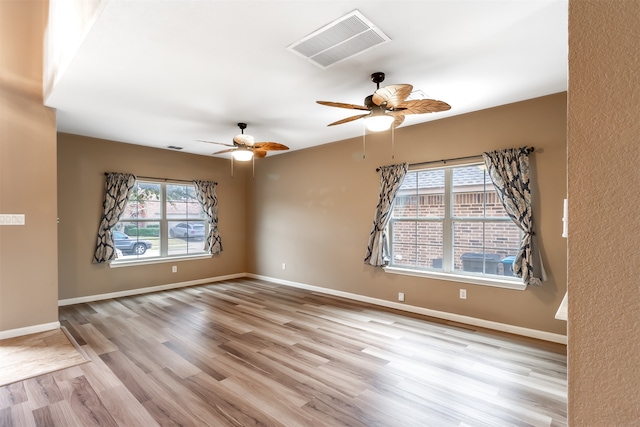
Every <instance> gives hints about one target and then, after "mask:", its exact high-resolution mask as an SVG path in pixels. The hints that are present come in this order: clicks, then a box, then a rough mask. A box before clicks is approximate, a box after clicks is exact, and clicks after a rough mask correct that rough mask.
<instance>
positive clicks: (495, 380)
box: [0, 279, 567, 427]
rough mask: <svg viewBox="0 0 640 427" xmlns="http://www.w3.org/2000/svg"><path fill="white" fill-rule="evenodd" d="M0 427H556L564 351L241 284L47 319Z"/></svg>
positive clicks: (561, 422) (64, 311) (105, 304)
mask: <svg viewBox="0 0 640 427" xmlns="http://www.w3.org/2000/svg"><path fill="white" fill-rule="evenodd" d="M60 322H61V324H62V325H63V326H65V327H66V328H67V329H68V331H69V332H70V333H71V334H72V335H73V336H74V338H75V339H76V341H77V342H78V344H79V345H80V346H81V347H82V348H83V349H84V351H85V352H86V353H87V354H88V356H89V357H90V358H91V360H92V361H91V362H89V363H85V364H83V365H80V366H76V367H72V368H68V369H64V370H61V371H58V372H55V373H51V374H46V375H42V376H39V377H35V378H32V379H29V380H25V381H22V382H18V383H15V384H11V385H9V386H5V387H0V426H20V427H22V426H65V427H67V426H82V427H89V426H120V427H123V426H132V427H147V426H356V427H358V426H360V427H371V426H385V427H393V426H403V427H406V426H421V427H425V426H436V427H446V426H461V427H464V426H490V427H496V426H565V425H566V415H567V414H566V405H567V395H566V387H567V384H566V383H567V381H566V368H567V366H566V351H565V348H564V346H561V345H556V344H551V343H545V342H540V341H536V340H529V339H525V338H521V337H514V336H509V335H507V334H499V333H495V332H491V331H486V330H481V329H478V328H473V327H468V326H464V325H457V324H451V323H447V322H442V321H438V320H435V319H429V318H425V317H421V316H416V315H407V314H406V313H401V312H395V311H392V310H387V309H383V308H379V307H376V306H372V305H368V304H361V303H358V302H354V301H349V300H344V299H340V298H334V297H330V296H325V295H319V294H315V293H312V292H309V291H305V290H300V289H295V288H289V287H284V286H280V285H277V284H273V283H269V282H265V281H260V280H251V279H238V280H233V281H228V282H218V283H215V284H211V285H205V286H197V287H191V288H183V289H179V290H173V291H166V292H160V293H154V294H146V295H142V296H134V297H127V298H119V299H113V300H107V301H100V302H94V303H87V304H78V305H73V306H67V307H61V308H60Z"/></svg>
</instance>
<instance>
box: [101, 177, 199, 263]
mask: <svg viewBox="0 0 640 427" xmlns="http://www.w3.org/2000/svg"><path fill="white" fill-rule="evenodd" d="M208 232H209V226H208V223H207V222H206V221H205V213H204V211H203V209H202V206H201V205H200V202H198V199H197V198H196V191H195V188H194V186H193V184H173V183H159V182H146V181H136V183H135V185H134V187H133V189H132V190H131V195H130V196H129V202H128V204H127V207H126V209H125V211H124V213H123V214H122V217H121V218H120V221H119V222H118V224H116V226H115V229H114V232H113V237H114V241H115V244H116V248H117V249H119V250H120V251H121V252H122V255H120V254H119V256H118V259H117V260H116V262H118V261H131V260H154V259H158V258H169V257H176V256H181V257H184V256H192V255H204V254H206V252H205V251H204V244H205V239H206V236H207V234H208Z"/></svg>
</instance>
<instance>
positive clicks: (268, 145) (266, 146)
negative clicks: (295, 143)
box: [253, 142, 289, 152]
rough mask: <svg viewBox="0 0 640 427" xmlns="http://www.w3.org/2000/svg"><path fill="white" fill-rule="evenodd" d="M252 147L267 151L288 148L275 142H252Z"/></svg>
mask: <svg viewBox="0 0 640 427" xmlns="http://www.w3.org/2000/svg"><path fill="white" fill-rule="evenodd" d="M253 148H257V149H260V150H267V151H279V150H288V149H289V147H287V146H286V145H283V144H278V143H277V142H256V143H255V144H253ZM254 152H255V151H254Z"/></svg>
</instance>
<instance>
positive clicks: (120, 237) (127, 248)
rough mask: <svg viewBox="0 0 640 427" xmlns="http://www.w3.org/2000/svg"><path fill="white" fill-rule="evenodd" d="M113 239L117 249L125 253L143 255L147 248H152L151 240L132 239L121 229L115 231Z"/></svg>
mask: <svg viewBox="0 0 640 427" xmlns="http://www.w3.org/2000/svg"><path fill="white" fill-rule="evenodd" d="M113 241H114V242H115V244H116V249H120V250H121V251H122V253H123V254H125V255H143V254H144V253H145V252H147V249H150V248H151V242H150V241H148V240H138V239H132V238H131V237H129V236H128V235H126V234H124V233H123V232H121V231H114V232H113Z"/></svg>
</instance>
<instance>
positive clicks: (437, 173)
mask: <svg viewBox="0 0 640 427" xmlns="http://www.w3.org/2000/svg"><path fill="white" fill-rule="evenodd" d="M417 175H418V177H417V181H418V183H417V185H418V194H419V199H418V215H419V216H420V217H421V218H442V217H444V169H430V170H423V171H419V172H418V173H417Z"/></svg>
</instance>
